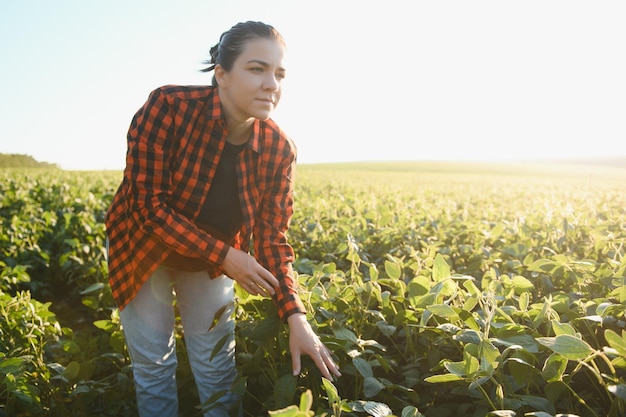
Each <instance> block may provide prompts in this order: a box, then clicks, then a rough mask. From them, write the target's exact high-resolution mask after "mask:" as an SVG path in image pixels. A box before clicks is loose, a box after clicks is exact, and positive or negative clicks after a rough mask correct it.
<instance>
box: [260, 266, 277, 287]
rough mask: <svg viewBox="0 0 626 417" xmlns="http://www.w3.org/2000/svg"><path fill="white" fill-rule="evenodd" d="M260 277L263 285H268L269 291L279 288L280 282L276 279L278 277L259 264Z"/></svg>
mask: <svg viewBox="0 0 626 417" xmlns="http://www.w3.org/2000/svg"><path fill="white" fill-rule="evenodd" d="M258 273H259V277H260V278H261V279H262V281H263V283H264V284H265V283H267V284H268V287H267V288H269V289H274V288H276V287H278V280H277V279H276V277H275V276H274V275H272V273H271V272H270V271H268V270H267V269H265V268H263V266H261V265H260V264H259V272H258Z"/></svg>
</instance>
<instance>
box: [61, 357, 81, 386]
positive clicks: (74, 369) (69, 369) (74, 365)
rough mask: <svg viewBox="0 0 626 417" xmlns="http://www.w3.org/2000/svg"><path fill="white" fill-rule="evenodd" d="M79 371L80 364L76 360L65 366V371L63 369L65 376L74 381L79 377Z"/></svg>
mask: <svg viewBox="0 0 626 417" xmlns="http://www.w3.org/2000/svg"><path fill="white" fill-rule="evenodd" d="M79 372H80V364H79V363H78V362H76V361H72V362H70V363H69V364H68V365H67V366H66V367H65V371H63V376H64V377H65V378H67V379H68V380H69V381H73V380H74V379H76V378H78V373H79Z"/></svg>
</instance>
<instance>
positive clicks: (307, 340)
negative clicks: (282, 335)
mask: <svg viewBox="0 0 626 417" xmlns="http://www.w3.org/2000/svg"><path fill="white" fill-rule="evenodd" d="M287 323H289V349H290V350H291V363H292V369H293V375H294V376H297V375H300V372H301V361H300V356H301V355H302V354H303V353H304V354H307V355H309V356H310V357H311V359H313V362H315V365H316V366H317V367H318V368H319V370H320V372H321V373H322V376H324V378H326V379H328V380H330V381H333V377H332V376H331V374H332V375H334V376H336V377H340V376H341V373H340V372H339V367H338V366H337V364H335V361H334V360H333V357H332V353H331V352H330V350H329V349H328V348H327V347H326V346H325V345H324V344H323V343H322V342H321V341H320V339H319V337H318V336H317V335H316V334H315V332H314V331H313V329H312V328H311V325H310V324H309V322H308V321H307V320H306V316H305V315H304V314H294V315H291V316H289V317H288V318H287Z"/></svg>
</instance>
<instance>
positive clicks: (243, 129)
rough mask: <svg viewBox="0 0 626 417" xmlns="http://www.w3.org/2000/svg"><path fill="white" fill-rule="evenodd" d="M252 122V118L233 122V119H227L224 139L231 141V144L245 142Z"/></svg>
mask: <svg viewBox="0 0 626 417" xmlns="http://www.w3.org/2000/svg"><path fill="white" fill-rule="evenodd" d="M253 123H254V119H250V120H246V121H244V122H233V120H228V119H227V120H226V125H227V127H228V136H227V137H226V141H227V142H230V143H232V144H233V145H241V144H244V143H246V142H247V141H248V139H250V134H251V133H252V125H253Z"/></svg>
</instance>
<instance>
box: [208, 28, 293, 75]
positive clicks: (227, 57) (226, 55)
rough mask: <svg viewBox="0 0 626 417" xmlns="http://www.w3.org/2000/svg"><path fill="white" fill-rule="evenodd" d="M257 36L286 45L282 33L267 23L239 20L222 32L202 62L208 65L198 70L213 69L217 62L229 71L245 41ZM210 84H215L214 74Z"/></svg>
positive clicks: (241, 50)
mask: <svg viewBox="0 0 626 417" xmlns="http://www.w3.org/2000/svg"><path fill="white" fill-rule="evenodd" d="M257 38H264V39H271V40H275V41H278V42H280V43H281V44H282V45H283V46H286V44H285V40H284V39H283V37H282V35H281V34H280V33H278V31H277V30H276V29H274V27H272V26H270V25H268V24H267V23H263V22H253V21H247V22H240V23H237V24H236V25H235V26H233V27H232V28H230V29H229V30H227V31H226V32H224V33H222V36H220V41H219V42H218V43H217V44H216V45H214V46H213V47H212V48H211V50H210V54H211V58H210V59H208V60H206V61H204V62H203V64H205V65H208V67H206V68H203V69H201V70H200V71H202V72H210V71H213V69H215V66H216V65H217V64H219V65H221V66H222V68H224V70H226V71H230V70H231V69H232V68H233V64H234V63H235V60H236V59H237V58H238V57H239V55H241V53H242V52H243V48H244V46H245V43H246V42H247V41H248V40H250V39H257ZM212 84H213V86H217V81H216V80H215V75H213V80H212Z"/></svg>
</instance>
